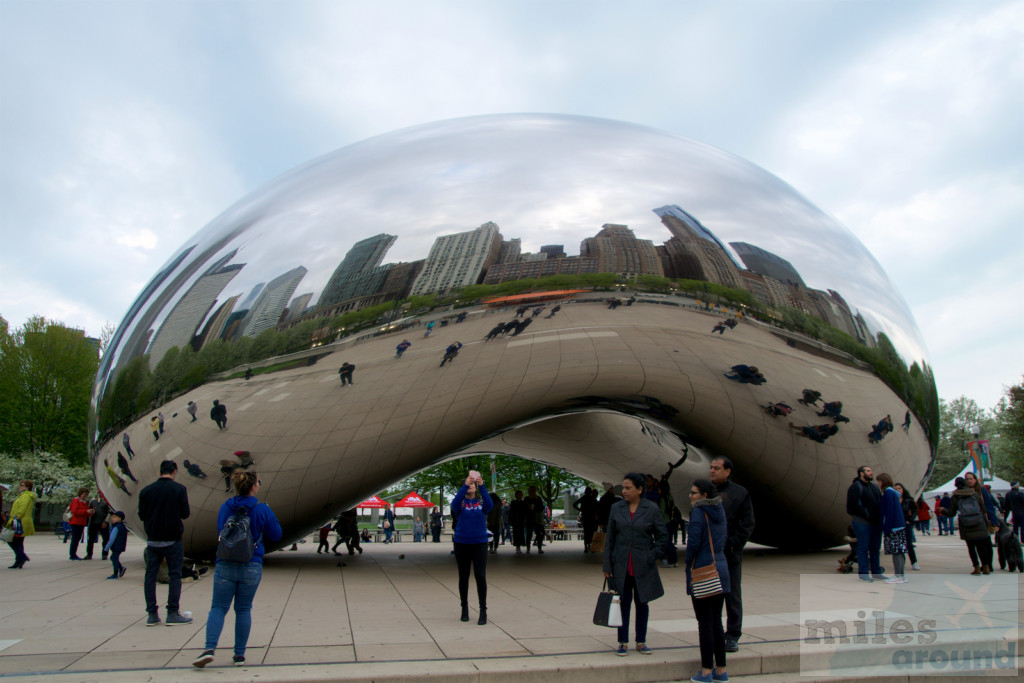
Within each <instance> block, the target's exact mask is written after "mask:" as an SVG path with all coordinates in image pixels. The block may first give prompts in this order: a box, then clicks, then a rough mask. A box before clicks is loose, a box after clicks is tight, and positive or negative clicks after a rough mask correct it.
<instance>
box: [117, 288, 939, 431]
mask: <svg viewBox="0 0 1024 683" xmlns="http://www.w3.org/2000/svg"><path fill="white" fill-rule="evenodd" d="M618 287H630V288H633V289H636V290H638V291H642V292H655V293H665V294H680V295H684V296H691V297H693V298H695V299H698V300H702V301H704V302H705V303H706V304H707V305H710V301H711V299H712V298H713V299H714V300H715V302H716V303H717V304H719V305H728V306H732V307H734V308H736V309H739V310H740V311H742V315H744V316H745V317H750V318H753V319H756V320H759V321H761V322H764V323H767V324H770V325H773V326H776V327H779V328H781V329H786V330H789V331H792V332H798V333H800V334H803V335H805V336H807V337H809V338H812V339H815V340H818V341H820V342H823V343H825V344H827V345H829V346H831V347H834V348H836V349H838V350H840V351H844V352H846V353H848V354H850V355H851V356H853V357H854V358H856V359H858V360H860V361H862V362H864V363H866V364H867V365H869V366H870V367H871V368H872V369H873V370H874V372H875V373H876V374H877V375H878V377H879V378H881V379H882V380H883V381H884V382H885V383H886V384H887V385H888V386H889V387H890V388H891V389H892V390H893V391H894V392H895V393H896V394H897V395H898V396H899V397H900V398H902V399H903V400H904V402H905V403H906V404H907V405H908V406H910V408H911V410H912V411H913V413H914V415H915V416H916V417H917V420H918V421H919V422H920V423H921V424H922V425H923V426H924V429H925V431H926V433H927V434H928V438H929V441H930V443H931V444H932V449H933V451H934V449H935V447H936V445H937V439H938V433H939V400H938V394H937V392H936V388H935V381H934V377H933V375H932V371H931V368H929V367H928V366H927V365H926V364H925V365H919V364H918V363H917V362H915V363H913V364H912V365H911V366H909V367H908V366H907V364H906V363H905V362H904V361H903V359H902V358H901V357H900V356H899V354H898V353H897V352H896V349H895V347H894V346H893V344H892V343H891V341H890V340H889V339H888V337H886V335H884V334H882V333H879V334H878V335H877V338H876V340H875V342H876V344H875V346H874V347H871V346H868V345H867V344H864V343H862V342H861V341H860V340H858V339H856V338H854V337H853V336H851V335H849V334H847V333H846V332H844V331H842V330H839V329H837V328H835V327H833V326H831V325H829V324H828V323H827V322H825V321H824V320H822V319H821V318H819V317H817V316H814V315H809V314H807V313H805V312H804V311H801V310H799V309H797V308H787V307H768V306H766V305H765V304H763V303H762V302H760V301H759V300H757V299H756V298H755V297H754V296H753V295H752V294H751V293H750V292H749V291H747V290H744V289H733V288H729V287H725V286H723V285H719V284H715V283H711V282H704V281H698V280H683V279H681V280H672V279H669V278H667V277H659V276H653V275H641V276H639V277H637V278H635V279H633V280H629V281H628V282H625V281H621V280H620V279H619V277H618V275H617V274H615V273H587V274H581V275H552V276H548V277H543V278H537V279H523V280H513V281H508V282H503V283H500V284H496V285H482V284H479V285H469V286H467V287H463V288H462V289H460V290H458V291H455V292H452V293H449V294H446V295H440V294H429V295H423V296H413V297H408V298H406V299H402V300H399V301H389V302H385V303H382V304H378V305H376V306H369V307H366V308H362V309H359V310H356V311H350V312H347V313H344V314H342V315H339V316H335V317H332V318H322V319H309V320H305V321H303V322H301V323H299V324H297V325H295V326H293V327H289V328H287V329H277V328H271V329H268V330H265V331H263V332H262V333H260V334H259V335H257V336H255V337H239V338H236V339H234V340H233V341H231V342H227V341H224V340H222V339H218V340H215V341H212V342H209V343H207V344H205V345H204V346H202V348H200V349H199V350H198V351H196V350H194V349H193V348H192V347H191V346H185V347H181V348H179V347H174V348H171V349H170V350H168V351H167V353H166V354H165V355H164V357H163V358H161V359H160V360H159V361H158V362H157V363H156V365H155V367H153V366H151V359H150V358H149V356H148V355H143V356H139V357H136V358H133V359H130V360H129V361H128V362H127V363H125V364H124V365H123V366H122V368H121V370H120V371H119V372H118V373H117V375H116V377H115V378H114V381H113V385H112V386H109V387H107V388H106V390H105V392H104V394H103V397H102V399H101V401H100V403H99V408H98V411H97V420H98V431H99V432H100V434H103V435H104V437H101V440H102V438H109V436H110V434H112V433H113V432H115V431H117V430H119V429H121V428H123V427H125V426H127V425H128V424H130V423H132V422H133V421H135V420H136V419H138V418H139V417H141V416H142V415H143V414H145V413H147V412H149V411H150V410H151V409H152V408H153V407H155V406H158V405H163V404H164V403H166V402H167V401H169V400H171V399H173V398H174V397H175V396H177V395H180V394H182V393H185V392H187V391H190V390H192V389H194V388H195V387H197V386H199V385H201V384H203V383H204V382H205V381H207V380H208V379H209V378H210V377H211V376H213V375H217V374H220V373H224V372H227V371H229V370H231V369H233V368H239V367H240V366H244V365H246V364H251V363H257V362H261V361H264V360H267V359H269V358H274V357H277V356H285V355H287V354H290V353H294V352H297V351H304V350H308V349H310V348H312V347H315V346H317V345H320V344H325V343H330V342H333V341H336V340H338V339H340V338H343V337H346V336H349V335H352V334H358V333H360V332H362V331H364V330H366V329H367V328H370V327H373V326H375V325H379V324H381V323H385V322H390V321H393V320H395V319H397V318H399V317H402V316H415V315H422V314H426V313H429V312H430V311H431V310H433V309H435V308H439V307H454V308H463V307H469V306H476V305H479V304H480V303H481V301H482V300H486V299H488V298H494V297H500V296H509V295H515V294H523V293H527V292H532V291H550V290H557V289H590V290H593V291H613V290H615V289H616V288H618ZM305 363H306V360H304V359H303V360H298V361H292V362H282V363H281V364H278V365H273V366H269V367H265V368H260V369H258V370H257V372H273V371H275V370H282V369H287V368H289V367H294V366H297V365H301V364H305ZM151 368H152V369H151Z"/></svg>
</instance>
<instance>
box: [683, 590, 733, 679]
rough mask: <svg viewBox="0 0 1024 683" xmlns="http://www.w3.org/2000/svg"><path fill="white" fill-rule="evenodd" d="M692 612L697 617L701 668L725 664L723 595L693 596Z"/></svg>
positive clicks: (691, 600) (691, 599)
mask: <svg viewBox="0 0 1024 683" xmlns="http://www.w3.org/2000/svg"><path fill="white" fill-rule="evenodd" d="M690 602H692V603H693V613H694V615H695V616H696V617H697V634H698V637H699V639H700V665H701V668H704V669H711V668H713V667H715V666H721V667H724V666H725V630H724V629H723V628H722V605H724V604H725V595H722V594H720V595H712V596H711V597H708V598H694V597H693V596H690Z"/></svg>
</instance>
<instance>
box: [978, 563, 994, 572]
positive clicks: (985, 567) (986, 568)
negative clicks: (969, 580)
mask: <svg viewBox="0 0 1024 683" xmlns="http://www.w3.org/2000/svg"><path fill="white" fill-rule="evenodd" d="M981 573H982V574H991V573H992V567H989V566H988V565H987V564H983V565H981Z"/></svg>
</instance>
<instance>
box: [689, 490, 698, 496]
mask: <svg viewBox="0 0 1024 683" xmlns="http://www.w3.org/2000/svg"><path fill="white" fill-rule="evenodd" d="M690 495H691V496H699V495H700V491H690Z"/></svg>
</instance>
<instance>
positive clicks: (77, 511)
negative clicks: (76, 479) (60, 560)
mask: <svg viewBox="0 0 1024 683" xmlns="http://www.w3.org/2000/svg"><path fill="white" fill-rule="evenodd" d="M68 509H69V510H70V511H71V519H69V520H68V524H70V525H71V549H70V551H69V553H68V559H69V560H80V559H82V558H80V557H79V556H78V544H79V543H81V541H82V536H84V535H85V527H86V526H88V525H89V517H91V516H92V514H93V512H94V510H93V509H92V508H91V507H89V489H87V488H85V487H84V486H83V487H82V488H80V489H78V495H77V496H75V497H74V498H72V499H71V505H69V506H68Z"/></svg>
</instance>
